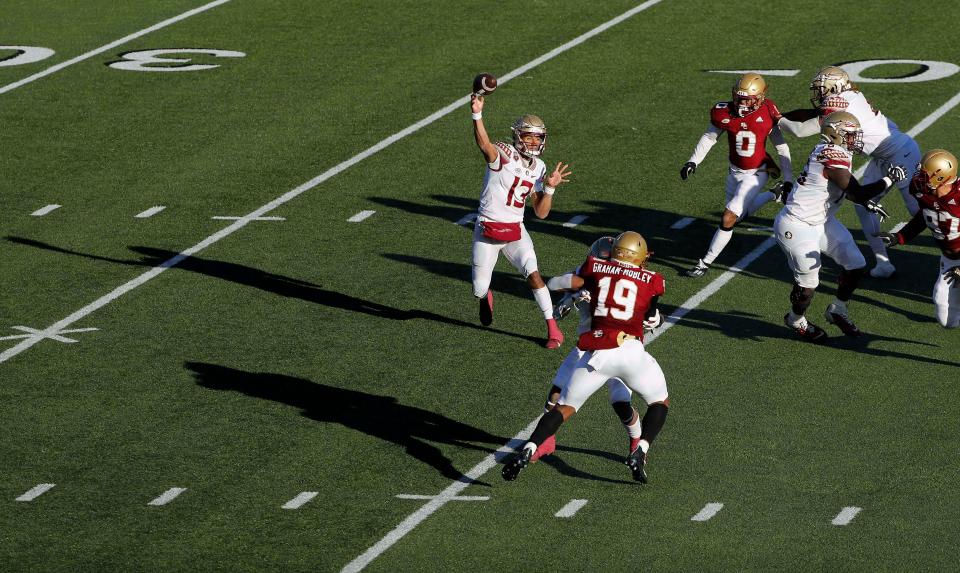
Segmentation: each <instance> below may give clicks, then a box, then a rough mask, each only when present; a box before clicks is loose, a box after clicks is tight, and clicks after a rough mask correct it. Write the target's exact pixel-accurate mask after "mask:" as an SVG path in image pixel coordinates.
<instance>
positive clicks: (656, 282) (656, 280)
mask: <svg viewBox="0 0 960 573" xmlns="http://www.w3.org/2000/svg"><path fill="white" fill-rule="evenodd" d="M652 284H653V296H660V295H662V294H663V293H664V290H665V289H666V286H667V283H666V281H664V280H663V275H661V274H660V273H654V275H653V283H652Z"/></svg>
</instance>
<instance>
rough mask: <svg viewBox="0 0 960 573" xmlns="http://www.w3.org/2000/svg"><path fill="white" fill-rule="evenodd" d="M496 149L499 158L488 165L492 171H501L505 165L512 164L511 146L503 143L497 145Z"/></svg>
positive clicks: (495, 145) (499, 142)
mask: <svg viewBox="0 0 960 573" xmlns="http://www.w3.org/2000/svg"><path fill="white" fill-rule="evenodd" d="M494 147H496V148H497V158H496V159H494V160H493V161H492V162H490V163H487V167H489V168H490V171H500V170H501V169H503V167H504V166H505V165H508V164H509V163H510V149H509V146H508V145H507V144H506V143H504V142H502V141H498V142H497V143H495V144H494Z"/></svg>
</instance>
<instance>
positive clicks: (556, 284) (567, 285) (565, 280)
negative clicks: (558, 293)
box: [547, 273, 573, 290]
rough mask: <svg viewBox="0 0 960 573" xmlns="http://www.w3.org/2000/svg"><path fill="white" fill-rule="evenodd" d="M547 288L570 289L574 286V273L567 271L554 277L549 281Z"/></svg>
mask: <svg viewBox="0 0 960 573" xmlns="http://www.w3.org/2000/svg"><path fill="white" fill-rule="evenodd" d="M547 288H548V289H550V290H570V289H572V288H573V273H566V274H563V275H560V276H558V277H553V278H552V279H550V280H548V281H547Z"/></svg>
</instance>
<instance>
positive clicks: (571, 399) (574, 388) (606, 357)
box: [557, 340, 668, 410]
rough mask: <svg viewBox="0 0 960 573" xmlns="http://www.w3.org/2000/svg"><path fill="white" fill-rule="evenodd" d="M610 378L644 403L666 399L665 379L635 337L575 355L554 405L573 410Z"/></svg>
mask: <svg viewBox="0 0 960 573" xmlns="http://www.w3.org/2000/svg"><path fill="white" fill-rule="evenodd" d="M610 378H619V379H620V380H623V383H624V384H625V385H626V386H627V387H628V388H630V389H631V390H633V391H634V392H636V393H638V394H640V396H641V397H642V398H643V399H644V401H645V402H646V403H647V404H653V403H654V402H663V401H665V400H666V399H667V396H668V394H667V380H666V378H664V376H663V370H661V369H660V364H658V363H657V360H656V359H655V358H654V357H653V356H650V354H649V353H648V352H647V351H646V349H644V347H643V343H642V342H640V341H639V340H626V341H624V343H623V345H622V346H620V347H618V348H610V349H607V350H591V351H587V352H584V353H583V354H582V355H580V356H579V358H577V362H576V364H575V365H574V370H573V373H572V374H571V376H570V381H569V382H568V383H567V384H566V385H565V386H564V388H563V392H561V394H560V400H558V401H557V403H558V404H561V405H563V406H571V407H573V408H575V409H577V410H579V409H580V407H581V406H583V404H584V402H586V401H587V399H588V398H589V397H590V396H592V395H593V393H594V392H596V391H597V390H599V389H600V387H601V386H603V385H604V383H606V381H607V380H609V379H610Z"/></svg>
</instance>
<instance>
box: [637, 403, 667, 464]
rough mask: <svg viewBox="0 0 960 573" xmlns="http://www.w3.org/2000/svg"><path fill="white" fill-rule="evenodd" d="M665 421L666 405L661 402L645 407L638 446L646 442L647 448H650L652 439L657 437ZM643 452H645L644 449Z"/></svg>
mask: <svg viewBox="0 0 960 573" xmlns="http://www.w3.org/2000/svg"><path fill="white" fill-rule="evenodd" d="M666 421H667V405H666V404H664V403H662V402H655V403H653V404H650V405H649V406H647V412H646V413H645V414H644V415H643V422H642V424H643V430H642V433H641V436H642V437H643V440H641V441H640V444H641V445H642V444H643V441H644V440H646V442H647V447H650V444H652V443H653V440H654V438H656V437H657V434H659V433H660V430H661V429H662V428H663V424H664V422H666ZM643 451H644V452H646V451H647V450H646V449H644V450H643Z"/></svg>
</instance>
